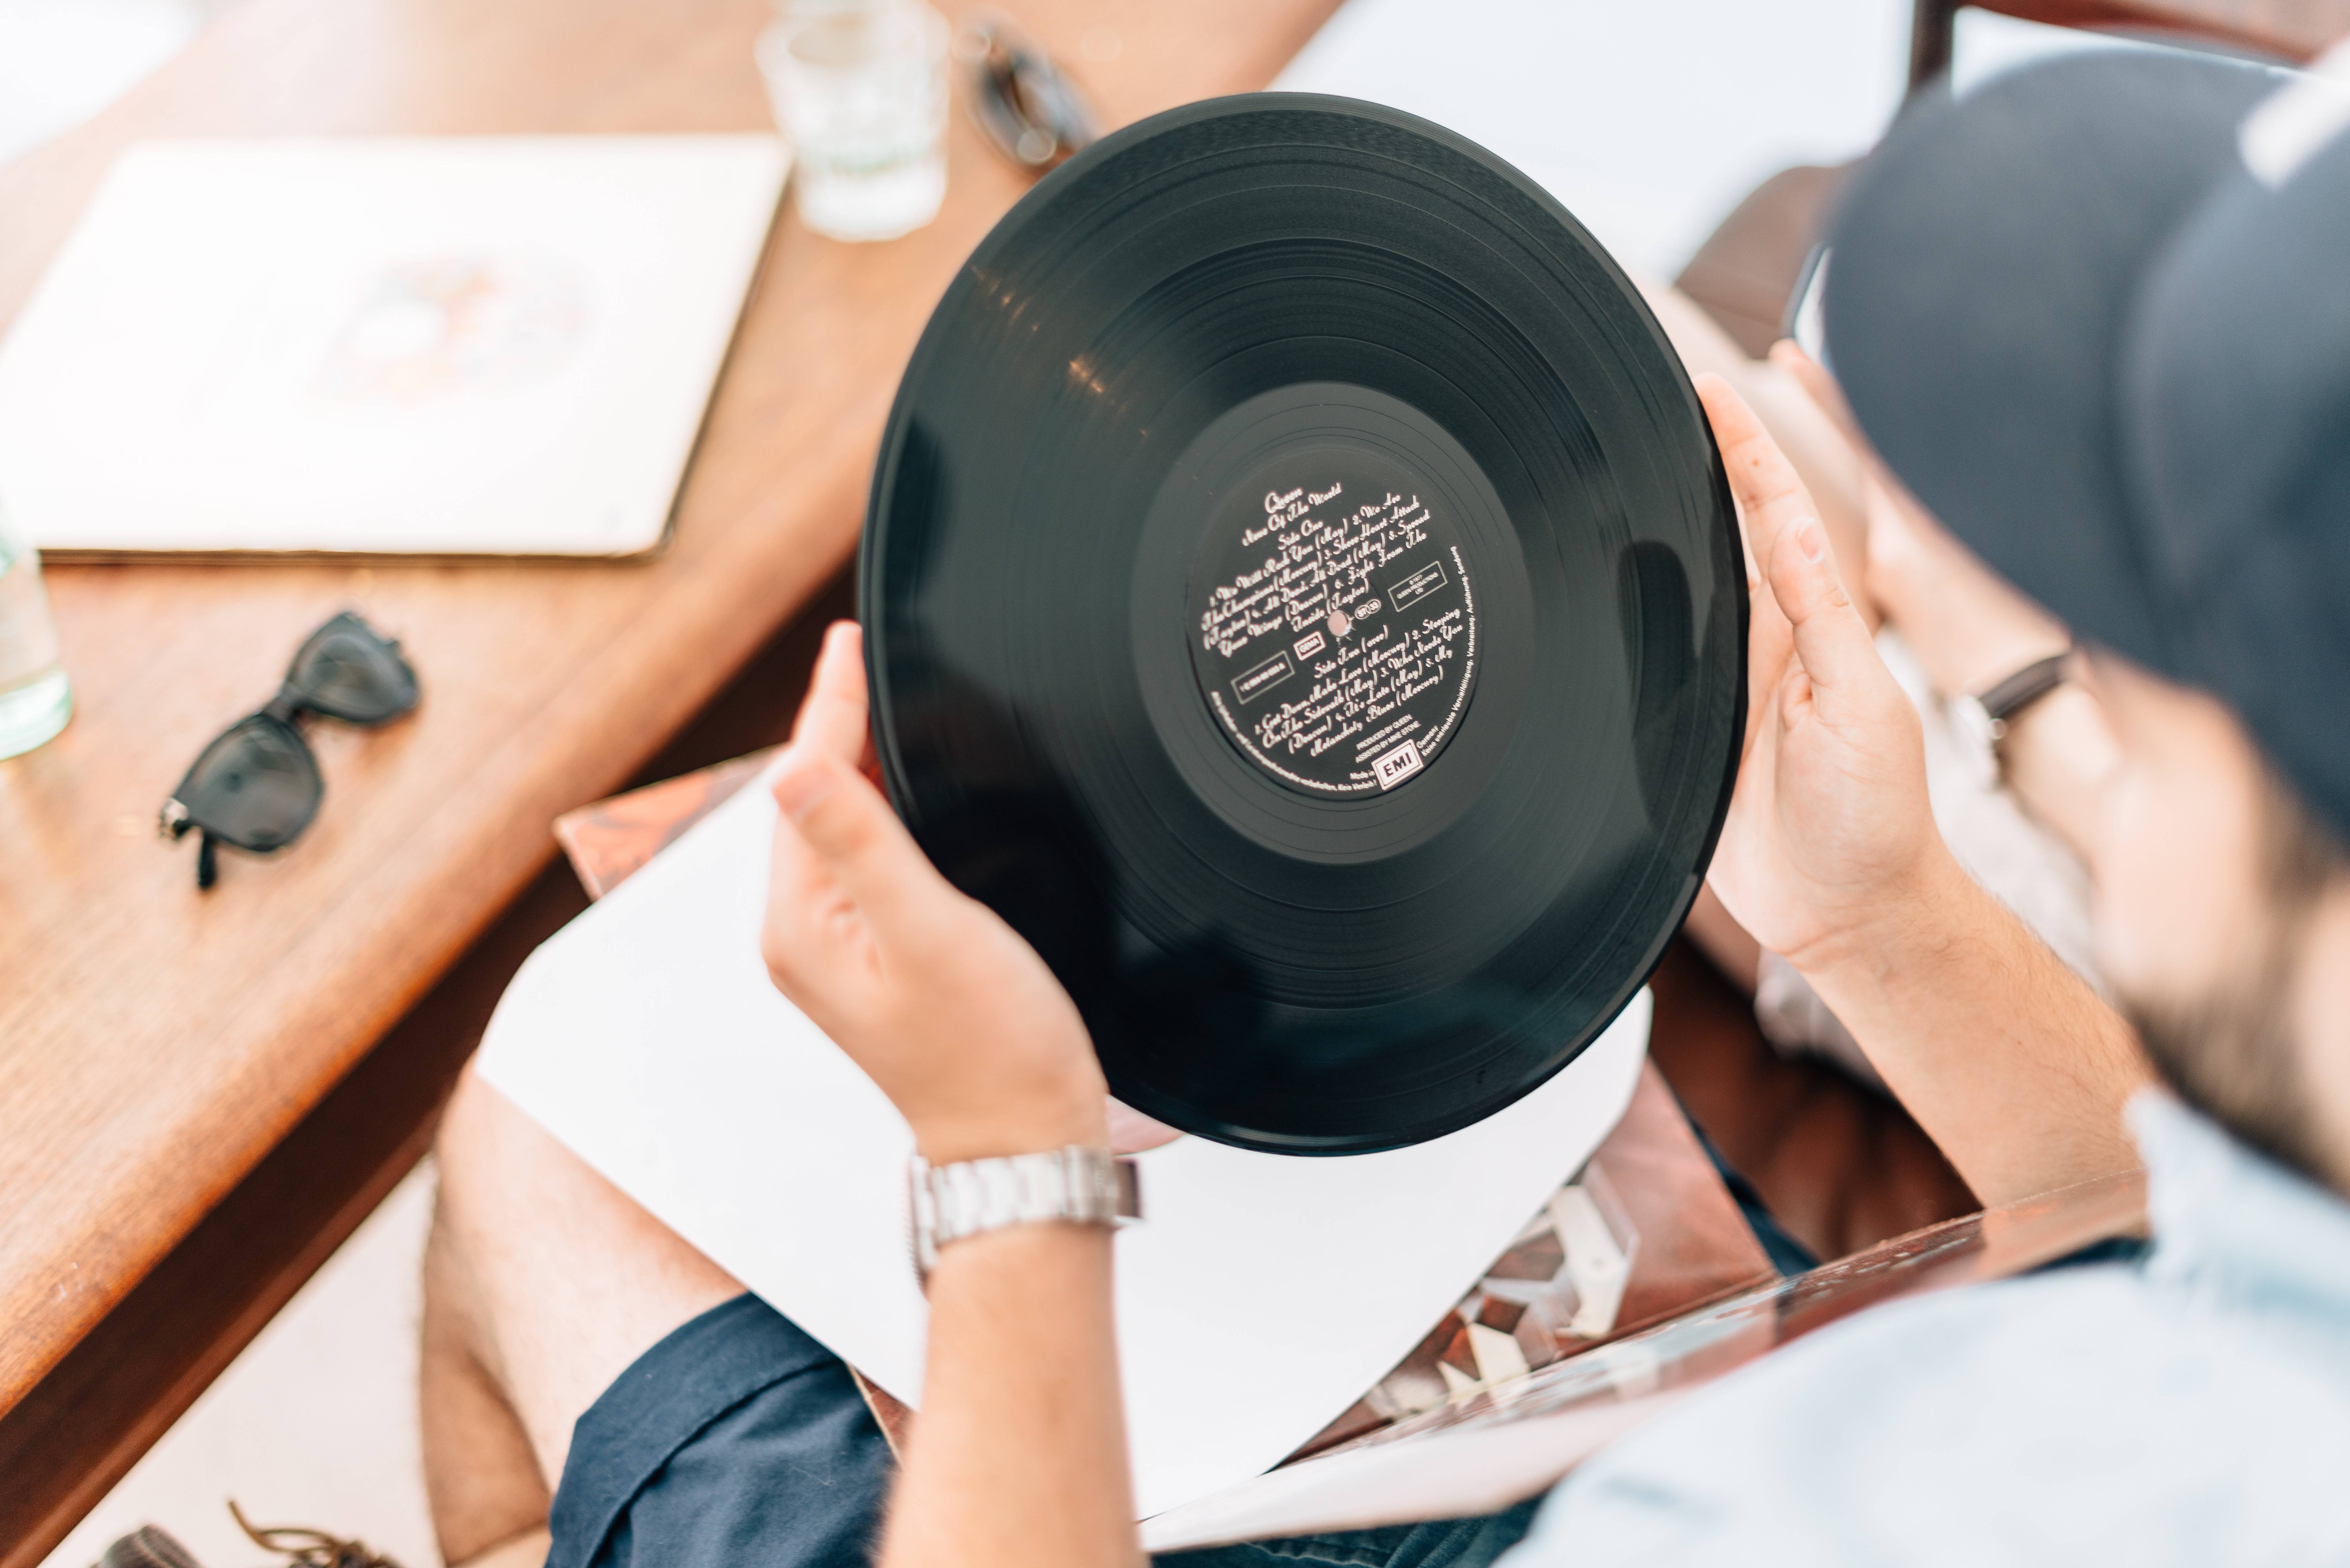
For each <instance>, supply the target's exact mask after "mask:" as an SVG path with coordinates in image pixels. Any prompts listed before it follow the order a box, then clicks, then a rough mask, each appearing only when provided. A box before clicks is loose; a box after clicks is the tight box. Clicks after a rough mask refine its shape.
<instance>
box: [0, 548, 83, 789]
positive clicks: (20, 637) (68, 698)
mask: <svg viewBox="0 0 2350 1568" xmlns="http://www.w3.org/2000/svg"><path fill="white" fill-rule="evenodd" d="M72 716H73V687H72V685H71V684H70V683H69V682H68V680H66V672H65V667H64V666H63V665H62V664H60V663H59V662H58V659H57V628H55V627H54V626H52V625H51V624H50V622H49V600H48V596H47V594H46V593H44V592H43V591H42V588H41V558H40V556H37V555H36V554H35V553H34V552H33V549H32V546H31V545H28V544H27V543H26V541H25V539H24V537H23V536H22V535H19V534H17V533H16V530H15V529H14V528H12V527H11V526H10V525H9V523H8V516H7V514H6V513H5V511H0V757H13V756H15V755H16V754H17V753H19V752H29V751H31V750H32V749H33V748H34V747H35V746H37V745H39V744H40V743H41V742H44V741H46V740H47V739H48V738H49V737H50V736H52V735H54V734H56V733H57V732H58V731H59V730H62V729H64V728H65V727H66V721H67V720H68V719H69V718H71V717H72Z"/></svg>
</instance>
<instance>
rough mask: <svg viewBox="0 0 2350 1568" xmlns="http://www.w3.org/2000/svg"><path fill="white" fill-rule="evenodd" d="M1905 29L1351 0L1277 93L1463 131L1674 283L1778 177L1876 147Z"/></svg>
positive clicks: (1866, 2)
mask: <svg viewBox="0 0 2350 1568" xmlns="http://www.w3.org/2000/svg"><path fill="white" fill-rule="evenodd" d="M1909 13H1910V4H1909V0H1771V3H1770V4H1767V5H1760V4H1756V0H1632V3H1627V0H1347V5H1345V6H1344V7H1343V8H1342V9H1340V10H1339V12H1338V13H1337V15H1336V16H1333V17H1332V18H1331V19H1330V22H1329V24H1328V25H1327V26H1325V27H1324V28H1323V29H1322V30H1321V31H1320V32H1319V33H1318V34H1316V35H1315V37H1314V39H1313V41H1312V42H1311V43H1309V44H1307V45H1306V46H1305V48H1304V49H1302V50H1300V51H1299V52H1298V56H1297V58H1296V59H1295V60H1294V61H1292V62H1291V63H1290V66H1289V67H1288V69H1286V70H1284V72H1283V73H1282V75H1281V78H1280V80H1279V81H1277V82H1276V83H1275V84H1274V85H1275V86H1276V87H1279V88H1284V89H1285V90H1288V91H1292V92H1326V93H1338V94H1341V95H1344V96H1346V97H1349V98H1360V99H1370V100H1372V101H1373V102H1375V103H1384V104H1388V105H1391V106H1392V107H1394V108H1397V109H1404V110H1407V111H1409V113H1412V114H1417V115H1421V116H1424V117H1426V118H1427V119H1432V120H1435V121H1436V122H1437V123H1438V124H1440V125H1443V126H1447V127H1450V128H1451V130H1457V131H1459V132H1460V133H1461V135H1463V136H1466V137H1469V138H1471V140H1475V141H1477V142H1480V143H1482V145H1484V146H1485V147H1488V148H1490V149H1492V151H1494V152H1496V153H1499V154H1500V155H1501V156H1502V157H1503V158H1505V159H1507V160H1509V161H1510V162H1512V163H1513V164H1515V165H1517V167H1519V168H1520V169H1522V170H1523V171H1525V172H1526V173H1527V174H1528V175H1529V176H1531V177H1532V178H1533V179H1534V180H1536V181H1538V182H1540V183H1541V184H1542V185H1543V186H1544V188H1546V189H1547V190H1548V191H1549V192H1550V193H1551V194H1552V195H1554V196H1556V197H1557V198H1558V199H1559V201H1560V202H1563V203H1564V204H1565V207H1566V209H1567V211H1569V212H1571V213H1574V214H1575V217H1576V218H1578V219H1580V220H1581V221H1582V223H1583V224H1584V226H1585V227H1586V228H1588V229H1589V230H1590V231H1591V232H1592V234H1593V235H1594V236H1595V237H1596V238H1597V239H1598V241H1599V243H1600V244H1603V245H1606V246H1607V249H1608V251H1609V252H1610V253H1611V254H1613V255H1614V256H1615V257H1616V259H1617V261H1619V262H1621V263H1623V264H1624V265H1625V266H1626V267H1627V269H1629V270H1630V271H1632V272H1634V273H1638V274H1642V275H1647V276H1648V277H1650V278H1653V279H1656V280H1658V281H1659V282H1663V281H1669V279H1671V278H1672V277H1673V276H1675V275H1677V274H1679V271H1680V269H1681V268H1682V267H1683V266H1685V265H1688V262H1689V259H1690V256H1691V255H1692V254H1695V252H1696V250H1697V248H1698V246H1699V245H1700V244H1703V243H1704V242H1705V238H1706V236H1707V235H1708V234H1711V233H1712V232H1713V228H1714V225H1715V224H1717V223H1721V220H1722V219H1723V218H1725V217H1727V216H1728V215H1729V213H1730V210H1731V207H1732V206H1734V205H1736V204H1737V202H1739V201H1740V200H1741V199H1742V197H1744V196H1745V195H1746V194H1747V192H1751V191H1752V190H1753V189H1754V187H1755V186H1757V185H1759V184H1761V183H1762V182H1763V181H1764V180H1766V179H1768V178H1769V177H1770V176H1772V175H1773V174H1775V173H1777V172H1778V171H1781V170H1782V169H1785V168H1787V167H1788V166H1790V165H1791V164H1797V163H1840V162H1843V161H1845V160H1846V159H1850V158H1857V157H1858V156H1860V155H1861V154H1862V153H1864V152H1866V151H1868V149H1869V147H1870V146H1871V145H1873V144H1874V143H1875V142H1876V140H1877V137H1878V135H1879V134H1881V133H1882V132H1883V130H1884V129H1885V127H1886V125H1887V122H1888V121H1890V120H1891V119H1892V118H1893V111H1894V110H1895V109H1897V108H1898V107H1899V105H1900V102H1901V94H1902V90H1903V88H1905V87H1906V86H1907V84H1908V48H1909Z"/></svg>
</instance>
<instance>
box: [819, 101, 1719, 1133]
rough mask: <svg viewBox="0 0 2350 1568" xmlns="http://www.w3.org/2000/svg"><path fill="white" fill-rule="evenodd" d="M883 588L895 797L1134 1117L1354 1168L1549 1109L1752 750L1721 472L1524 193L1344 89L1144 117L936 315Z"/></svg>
mask: <svg viewBox="0 0 2350 1568" xmlns="http://www.w3.org/2000/svg"><path fill="white" fill-rule="evenodd" d="M860 575H861V582H860V586H859V593H860V600H861V608H862V614H863V617H864V621H865V626H866V628H867V649H868V654H867V657H868V668H869V673H870V675H871V678H872V685H873V691H874V697H875V708H874V711H875V734H876V740H877V742H878V745H879V752H880V756H881V763H882V768H883V772H884V774H885V776H886V778H887V781H888V784H889V794H890V798H891V800H892V802H893V803H894V805H896V806H897V808H898V810H899V813H900V814H901V815H903V816H904V818H905V820H906V821H907V823H908V824H909V825H910V827H911V828H912V830H913V833H914V836H916V838H917V839H918V840H919V841H920V844H921V845H922V847H923V848H924V849H925V850H926V851H927V852H928V853H929V854H930V856H931V858H932V859H933V860H934V861H935V862H936V863H937V864H938V866H939V867H940V868H941V870H942V871H944V872H945V874H946V875H947V876H948V877H950V878H951V880H952V881H953V882H954V883H955V884H956V885H957V886H958V887H961V888H963V889H965V890H966V891H968V892H970V893H972V895H973V896H975V897H977V898H981V899H982V900H983V901H985V902H986V903H987V904H989V905H991V906H992V907H993V908H994V909H996V910H998V911H999V912H1000V913H1002V914H1003V916H1004V918H1005V919H1008V920H1009V921H1010V922H1011V923H1012V925H1013V926H1014V928H1015V929H1018V930H1019V931H1020V932H1021V933H1022V934H1023V935H1024V937H1026V938H1027V939H1028V940H1029V941H1030V942H1031V943H1033V944H1034V945H1035V948H1036V949H1037V950H1038V951H1039V952H1041V953H1042V954H1043V955H1044V957H1045V961H1047V962H1048V963H1050V964H1051V965H1052V967H1053V969H1054V971H1055V973H1057V974H1058V975H1059V977H1060V978H1061V980H1062V981H1063V982H1064V983H1065V984H1066V986H1067V988H1068V990H1069V992H1070V994H1071V995H1072V996H1073V997H1074V998H1075V999H1076V1002H1077V1005H1078V1007H1079V1008H1080V1010H1081V1011H1082V1012H1083V1013H1084V1014H1085V1017H1086V1020H1087V1024H1088V1026H1089V1027H1090V1029H1091V1030H1092V1033H1093V1036H1094V1041H1095V1044H1096V1047H1097V1050H1098V1051H1099V1053H1100V1055H1101V1060H1102V1064H1103V1066H1104V1068H1105V1069H1106V1071H1107V1075H1108V1078H1109V1083H1110V1087H1111V1089H1112V1091H1113V1092H1114V1093H1115V1094H1117V1095H1118V1096H1119V1097H1120V1098H1121V1099H1124V1100H1125V1101H1127V1102H1128V1104H1130V1105H1132V1106H1136V1107H1137V1108H1139V1109H1140V1110H1143V1111H1145V1112H1148V1113H1149V1115H1151V1116H1157V1117H1159V1119H1160V1120H1162V1121H1166V1122H1169V1123H1171V1124H1173V1125H1175V1126H1177V1127H1183V1128H1185V1129H1187V1130H1189V1131H1191V1132H1195V1133H1200V1134H1202V1135H1204V1136H1206V1137H1211V1138H1217V1139H1221V1140H1222V1141H1224V1142H1227V1143H1232V1144H1238V1145H1242V1146H1244V1147H1253V1148H1262V1149H1272V1150H1277V1151H1283V1152H1288V1153H1298V1154H1343V1153H1354V1152H1359V1151H1366V1150H1371V1149H1379V1148H1388V1147H1395V1146H1398V1145H1401V1144H1407V1143H1413V1142H1418V1141H1419V1140H1421V1139H1424V1138H1430V1137H1437V1136H1439V1135H1440V1134H1443V1133H1447V1132H1451V1131H1452V1130H1454V1129H1455V1128H1458V1127H1462V1126H1465V1125H1467V1124H1468V1123H1470V1122H1472V1121H1475V1120H1477V1119H1478V1118H1480V1117H1482V1116H1487V1115H1490V1114H1491V1113H1492V1112H1493V1111H1495V1110H1498V1109H1500V1108H1501V1107H1502V1106H1505V1105H1507V1104H1509V1103H1510V1102H1511V1101H1512V1100H1513V1099H1516V1098H1517V1097H1518V1096H1522V1095H1524V1094H1525V1093H1527V1092H1528V1091H1529V1090H1531V1089H1533V1088H1534V1086H1535V1085H1539V1084H1541V1083H1542V1082H1543V1081H1544V1079H1546V1078H1548V1077H1549V1076H1550V1075H1552V1074H1554V1073H1555V1072H1557V1071H1558V1070H1559V1069H1560V1068H1561V1067H1563V1066H1565V1064H1567V1063H1568V1062H1570V1061H1572V1060H1573V1059H1574V1058H1575V1054H1577V1053H1578V1052H1580V1051H1582V1050H1583V1049H1584V1047H1585V1046H1586V1044H1589V1043H1590V1042H1591V1040H1592V1039H1593V1038H1594V1037H1596V1035H1597V1034H1598V1033H1599V1032H1600V1031H1601V1030H1602V1029H1604V1028H1605V1027H1606V1026H1607V1023H1609V1022H1610V1021H1611V1020H1612V1019H1613V1018H1614V1017H1615V1016H1616V1014H1617V1012H1618V1011H1620V1010H1621V1009H1622V1008H1623V1006H1624V1005H1625V1003H1626V1002H1628V1001H1629V1000H1630V999H1631V997H1632V995H1633V994H1634V992H1637V991H1638V988H1639V986H1640V984H1641V983H1642V981H1644V980H1646V978H1647V976H1648V972H1649V971H1650V970H1651V969H1652V968H1653V967H1654V966H1655V964H1656V962H1657V960H1658V959H1659V956H1660V955H1661V954H1662V952H1663V950H1664V945H1665V943H1666V942H1667V940H1669V938H1670V937H1671V935H1672V933H1673V932H1674V931H1675V930H1676V929H1678V928H1679V924H1680V921H1681V919H1682V917H1683V916H1684V915H1685V914H1686V913H1687V912H1688V909H1689V905H1690V900H1691V899H1692V898H1694V897H1695V896H1696V893H1697V889H1698V886H1699V882H1700V877H1701V876H1702V873H1703V870H1704V867H1705V865H1706V862H1707V860H1708V858H1709V857H1711V853H1712V848H1713V842H1714V838H1715V836H1716V834H1717V833H1718V832H1719V830H1720V827H1721V818H1722V814H1723V812H1724V810H1725V809H1726V807H1727V805H1728V801H1729V794H1730V787H1731V779H1732V775H1733V771H1734V769H1735V766H1736V755H1737V749H1738V741H1739V736H1740V733H1741V730H1742V722H1743V715H1744V693H1745V678H1744V654H1745V629H1746V589H1745V574H1744V570H1743V566H1742V556H1741V553H1740V549H1739V545H1738V538H1737V534H1736V525H1735V522H1734V516H1733V513H1732V510H1731V500H1730V493H1729V490H1728V487H1727V485H1726V483H1725V482H1724V478H1723V474H1722V470H1721V459H1720V457H1719V455H1718V454H1717V452H1715V449H1714V446H1713V441H1712V438H1711V433H1710V431H1708V429H1707V426H1706V423H1705V421H1704V418H1703V415H1702V412H1701V410H1700V407H1699V404H1698V402H1697V399H1696V395H1695V393H1694V392H1693V391H1692V390H1691V389H1690V384H1689V380H1688V378H1687V376H1686V375H1685V374H1684V373H1683V371H1682V369H1681V366H1680V361H1679V358H1678V357H1677V356H1676V355H1675V353H1674V351H1673V349H1672V348H1671V346H1670V345H1669V342H1668V341H1667V340H1666V337H1665V336H1664V333H1663V331H1662V330H1661V329H1660V328H1659V327H1658V325H1657V323H1656V321H1655V319H1654V318H1653V317H1651V316H1650V315H1649V313H1648V309H1647V308H1646V306H1644V305H1643V304H1642V303H1641V301H1640V298H1639V296H1638V293H1637V292H1636V291H1635V290H1634V289H1633V287H1632V286H1631V285H1630V284H1629V283H1628V282H1627V280H1626V278H1625V276H1624V275H1623V273H1622V271H1621V270H1620V269H1618V268H1617V266H1616V265H1615V264H1614V263H1613V262H1612V261H1611V260H1610V259H1609V258H1608V257H1607V254H1606V253H1605V252H1603V251H1602V250H1601V249H1600V248H1599V246H1598V245H1597V244H1596V243H1595V242H1594V241H1593V240H1592V239H1591V237H1590V236H1589V235H1588V234H1586V233H1585V232H1584V231H1583V229H1582V228H1581V226H1580V225H1578V224H1577V223H1575V220H1574V219H1573V218H1571V217H1570V216H1568V215H1567V213H1566V212H1565V210H1564V209H1563V208H1561V207H1560V206H1559V204H1558V203H1557V202H1555V201H1553V200H1552V199H1551V198H1550V197H1549V196H1548V195H1546V194H1545V193H1544V192H1543V191H1542V190H1541V188H1540V187H1538V186H1536V185H1535V184H1534V182H1532V181H1530V180H1528V179H1527V178H1526V177H1525V176H1523V174H1520V173H1519V172H1518V171H1516V170H1514V169H1513V168H1511V167H1510V166H1508V165H1507V164H1505V163H1503V161H1501V160H1499V159H1497V158H1495V157H1493V156H1492V154H1491V153H1489V152H1486V151H1483V150H1482V149H1481V148H1478V147H1476V146H1474V145H1472V144H1471V143H1470V142H1468V141H1466V140H1462V139H1461V138H1460V137H1458V136H1455V135H1453V134H1452V133H1451V132H1450V131H1447V130H1442V129H1441V128H1440V127H1437V126H1434V125H1430V124H1429V123H1427V122H1426V121H1423V120H1419V119H1414V118H1412V117H1411V116H1409V115H1405V114H1400V113H1398V112H1396V111H1394V110H1391V109H1381V108H1377V107H1375V106H1372V105H1368V104H1362V103H1357V102H1353V101H1351V100H1347V99H1332V98H1319V97H1308V96H1303V95H1294V94H1259V95H1251V96H1247V97H1241V98H1231V99H1217V100H1213V101H1211V102H1207V103H1201V104H1194V105H1191V106H1190V107H1188V108H1184V109H1176V110H1173V111H1171V112H1170V113H1167V114H1162V115H1159V116H1158V117H1157V118H1155V119H1149V120H1145V121H1143V122H1141V123H1140V124H1138V125H1135V126H1132V127H1130V128H1128V130H1123V131H1120V132H1118V134H1116V135H1114V136H1111V137H1109V138H1107V139H1106V140H1102V141H1100V142H1098V143H1097V144H1096V145H1095V146H1094V147H1092V148H1091V149H1089V150H1087V151H1086V152H1084V153H1082V154H1080V155H1079V156H1078V157H1076V158H1075V159H1073V160H1071V161H1069V162H1068V163H1067V164H1066V165H1065V166H1063V167H1062V168H1061V169H1060V170H1059V171H1056V172H1055V173H1054V174H1052V175H1051V176H1049V177H1048V178H1046V179H1045V181H1044V182H1042V183H1040V184H1039V185H1038V186H1037V187H1036V188H1035V190H1034V191H1033V192H1030V194H1029V195H1028V196H1027V197H1026V198H1025V199H1024V200H1023V201H1022V202H1020V203H1019V205H1018V206H1016V207H1014V209H1013V211H1012V212H1011V213H1010V214H1008V215H1007V216H1006V217H1005V218H1004V219H1003V222H1002V223H999V224H998V225H997V226H996V228H995V230H994V232H993V234H990V235H989V236H988V237H987V239H986V241H985V242H984V243H983V244H981V245H980V247H979V249H978V250H977V251H975V252H974V253H973V254H972V257H971V259H970V261H969V262H968V264H966V265H965V266H964V267H963V269H962V273H961V274H960V275H958V276H957V277H956V279H955V280H954V282H953V284H952V285H951V286H950V287H949V288H948V290H947V292H946V296H945V297H944V298H943V299H942V300H941V302H940V304H939V306H938V309H937V312H936V313H935V314H934V315H933V316H932V317H931V323H930V326H929V328H928V330H926V331H925V332H924V334H923V336H922V338H921V342H920V346H919V347H918V348H916V350H915V353H914V357H913V360H912V362H911V364H910V368H909V369H908V370H907V373H906V378H905V381H904V384H903V385H902V386H901V387H900V388H899V393H898V400H897V404H896V407H895V408H894V410H892V411H891V414H890V418H889V427H888V431H887V433H886V435H885V437H884V440H883V444H882V450H881V458H880V464H879V472H877V474H876V476H875V481H874V487H873V493H872V500H871V504H870V510H869V513H868V518H867V522H866V530H865V538H864V547H863V552H862V556H861V558H860Z"/></svg>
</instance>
